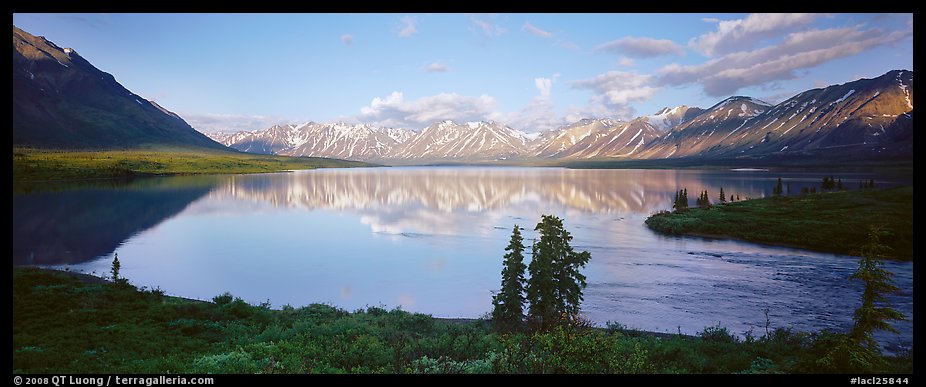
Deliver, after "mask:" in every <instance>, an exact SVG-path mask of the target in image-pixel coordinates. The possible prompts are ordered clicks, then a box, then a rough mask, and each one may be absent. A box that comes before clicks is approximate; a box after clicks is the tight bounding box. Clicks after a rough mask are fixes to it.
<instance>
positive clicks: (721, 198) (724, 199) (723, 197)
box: [719, 187, 727, 203]
mask: <svg viewBox="0 0 926 387" xmlns="http://www.w3.org/2000/svg"><path fill="white" fill-rule="evenodd" d="M719 199H720V202H721V203H726V202H727V197H726V196H724V194H723V187H720V198H719Z"/></svg>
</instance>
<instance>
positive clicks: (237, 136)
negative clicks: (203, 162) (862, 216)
mask: <svg viewBox="0 0 926 387" xmlns="http://www.w3.org/2000/svg"><path fill="white" fill-rule="evenodd" d="M207 135H208V136H209V137H211V138H212V139H214V140H215V141H217V142H219V143H221V144H223V145H226V146H228V147H231V148H234V149H238V150H240V151H244V152H253V153H262V154H279V155H291V156H316V157H332V158H341V159H347V160H360V161H375V162H383V163H427V162H454V161H458V162H473V161H502V160H537V159H551V160H651V159H689V160H690V159H712V160H713V159H726V160H730V159H741V160H745V159H765V160H772V159H781V158H783V157H795V156H803V157H822V158H828V159H845V158H850V157H851V158H853V159H904V158H910V157H912V152H913V72H912V71H906V70H894V71H890V72H888V73H886V74H883V75H881V76H879V77H877V78H874V79H859V80H857V81H854V82H849V83H845V84H841V85H833V86H829V87H826V88H819V89H812V90H807V91H804V92H802V93H800V94H797V95H795V96H793V97H791V98H788V99H786V100H785V101H783V102H781V103H779V104H777V105H772V104H769V103H766V102H763V101H761V100H758V99H755V98H750V97H744V96H734V97H730V98H727V99H725V100H723V101H720V102H718V103H717V104H715V105H714V106H711V107H709V108H707V109H700V108H695V107H688V106H679V107H675V108H664V109H662V110H660V111H659V112H657V113H656V114H653V115H649V116H643V117H638V118H636V119H634V120H631V121H620V120H614V119H609V118H590V119H583V120H580V121H578V122H575V123H572V124H570V125H567V126H563V127H560V128H557V129H554V130H550V131H546V132H543V133H539V134H538V133H533V134H528V133H525V132H524V131H521V130H518V129H515V128H511V127H509V126H506V125H504V124H501V123H498V122H492V121H488V122H465V123H457V122H453V121H442V122H437V123H434V124H432V125H429V126H428V127H426V128H424V129H422V130H421V131H420V132H417V131H413V130H408V129H402V128H386V127H377V126H371V125H368V124H347V123H343V122H337V123H315V122H306V123H302V124H290V125H275V126H273V127H271V128H269V129H266V130H260V131H244V132H237V133H208V134H207Z"/></svg>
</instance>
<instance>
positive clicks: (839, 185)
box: [836, 177, 843, 191]
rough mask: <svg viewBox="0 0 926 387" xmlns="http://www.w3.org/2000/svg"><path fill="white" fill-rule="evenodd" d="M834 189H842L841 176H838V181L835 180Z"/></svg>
mask: <svg viewBox="0 0 926 387" xmlns="http://www.w3.org/2000/svg"><path fill="white" fill-rule="evenodd" d="M836 189H837V190H839V191H842V190H843V186H842V178H841V177H840V178H839V181H838V182H836Z"/></svg>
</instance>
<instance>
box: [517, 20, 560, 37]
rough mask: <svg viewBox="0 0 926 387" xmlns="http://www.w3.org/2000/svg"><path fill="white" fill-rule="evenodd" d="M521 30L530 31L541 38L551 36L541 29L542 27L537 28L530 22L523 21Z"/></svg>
mask: <svg viewBox="0 0 926 387" xmlns="http://www.w3.org/2000/svg"><path fill="white" fill-rule="evenodd" d="M521 30H522V31H527V32H530V33H532V34H534V35H535V36H539V37H541V38H551V37H553V34H551V33H549V32H547V31H544V30H542V29H540V28H537V27H536V26H534V25H533V24H531V23H530V22H524V26H523V27H521Z"/></svg>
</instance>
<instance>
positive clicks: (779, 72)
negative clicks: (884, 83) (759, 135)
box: [659, 26, 912, 97]
mask: <svg viewBox="0 0 926 387" xmlns="http://www.w3.org/2000/svg"><path fill="white" fill-rule="evenodd" d="M858 28H859V27H857V26H856V27H847V28H833V29H825V30H808V31H801V32H794V33H790V34H788V35H787V36H786V37H785V38H784V39H783V41H782V42H781V43H779V44H776V45H772V46H768V47H763V48H760V49H757V50H752V51H740V52H735V53H731V54H727V55H724V56H722V57H718V58H715V59H712V60H710V61H707V62H705V63H702V64H699V65H689V66H682V65H678V64H671V65H668V66H665V67H663V68H661V69H659V74H660V76H659V81H660V83H661V84H663V85H683V84H688V83H698V84H700V85H701V86H702V87H703V88H704V92H705V93H707V94H708V95H710V96H715V97H721V96H729V95H731V94H734V93H735V92H736V91H737V90H739V89H741V88H744V87H748V86H757V85H763V84H767V83H769V82H774V81H779V80H787V79H794V78H796V77H798V75H799V74H797V70H800V69H806V68H811V67H815V66H818V65H820V64H823V63H826V62H829V61H831V60H834V59H838V58H843V57H847V56H851V55H855V54H858V53H860V52H862V51H864V50H867V49H870V48H872V47H876V46H879V45H883V44H890V43H894V42H897V41H900V40H902V39H905V38H907V37H909V36H911V35H912V31H894V32H884V31H881V30H877V29H870V30H864V31H862V30H859V29H858Z"/></svg>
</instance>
